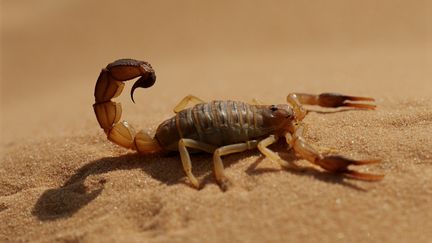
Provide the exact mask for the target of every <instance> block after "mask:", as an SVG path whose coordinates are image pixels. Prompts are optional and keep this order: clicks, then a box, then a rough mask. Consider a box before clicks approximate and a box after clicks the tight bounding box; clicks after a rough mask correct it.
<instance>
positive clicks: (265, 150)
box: [258, 133, 303, 171]
mask: <svg viewBox="0 0 432 243" xmlns="http://www.w3.org/2000/svg"><path fill="white" fill-rule="evenodd" d="M288 135H289V136H288ZM286 137H287V140H288V139H289V140H291V139H292V137H291V134H289V133H287V136H286ZM278 139H279V138H278V137H277V136H276V135H270V136H269V137H267V138H265V139H263V140H261V141H260V142H259V143H258V150H259V151H260V152H261V153H262V154H264V156H265V157H267V158H268V159H270V160H271V161H273V162H277V163H278V164H279V165H280V166H281V167H282V168H287V169H294V170H297V171H301V170H303V169H302V168H301V167H300V166H298V165H296V164H295V163H294V162H293V163H288V162H287V161H285V160H283V159H282V158H281V157H280V156H279V155H278V154H277V153H275V152H273V151H271V150H270V149H269V148H267V147H268V146H270V145H271V144H273V143H275V142H277V141H278ZM288 144H290V143H288Z"/></svg>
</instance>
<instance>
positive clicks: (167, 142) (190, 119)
mask: <svg viewBox="0 0 432 243" xmlns="http://www.w3.org/2000/svg"><path fill="white" fill-rule="evenodd" d="M261 110H262V108H261V107H260V106H255V105H249V104H247V103H244V102H240V101H231V100H228V101H218V100H217V101H211V102H208V103H201V104H197V105H195V106H194V107H192V108H188V109H184V110H182V111H180V112H179V113H177V114H176V115H175V116H174V117H172V118H170V119H168V120H166V121H164V122H163V123H162V124H161V125H160V126H159V127H158V129H157V131H156V139H157V140H158V141H159V143H160V145H161V146H162V147H163V148H165V149H166V150H177V143H178V141H179V139H180V138H190V139H194V140H197V141H201V142H203V143H207V144H211V145H215V146H223V145H228V144H234V143H240V142H245V141H249V140H253V139H258V138H261V137H263V136H265V135H268V134H269V133H270V132H271V131H270V130H269V129H270V128H265V127H264V124H263V117H262V114H261Z"/></svg>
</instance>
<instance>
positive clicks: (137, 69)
mask: <svg viewBox="0 0 432 243" xmlns="http://www.w3.org/2000/svg"><path fill="white" fill-rule="evenodd" d="M137 77H140V78H139V79H138V80H137V81H136V82H135V84H134V85H133V88H132V91H131V97H132V101H133V91H134V90H135V89H136V88H139V87H143V88H148V87H151V86H152V85H153V84H154V83H155V81H156V75H155V73H154V70H153V68H152V67H151V65H150V64H149V63H147V62H144V61H138V60H134V59H119V60H117V61H114V62H113V63H110V64H108V66H107V67H106V68H104V69H102V71H101V73H100V75H99V78H98V79H97V82H96V87H95V91H94V96H95V104H94V105H93V109H94V111H95V114H96V118H97V120H98V122H99V125H100V126H101V128H102V129H104V131H105V133H106V134H107V137H108V139H109V140H110V141H112V142H114V143H116V144H118V145H120V146H122V147H125V148H130V149H135V150H137V151H139V152H143V153H155V152H159V151H161V147H160V146H159V144H158V142H157V141H156V140H155V139H152V138H151V137H150V136H149V135H148V134H146V133H145V132H144V131H140V132H138V133H135V129H134V128H133V127H132V126H131V125H129V123H128V122H127V121H122V122H119V120H120V118H121V113H122V108H121V104H120V103H116V102H113V101H111V99H112V98H115V97H117V96H119V95H120V94H121V92H122V91H123V87H124V83H123V82H125V81H128V80H130V79H134V78H137Z"/></svg>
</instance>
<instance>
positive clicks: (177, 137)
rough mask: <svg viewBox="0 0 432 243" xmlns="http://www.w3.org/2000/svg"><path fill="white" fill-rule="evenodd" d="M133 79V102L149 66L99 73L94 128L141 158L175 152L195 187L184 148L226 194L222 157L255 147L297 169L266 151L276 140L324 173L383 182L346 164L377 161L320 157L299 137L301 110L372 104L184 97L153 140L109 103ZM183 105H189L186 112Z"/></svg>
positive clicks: (115, 66)
mask: <svg viewBox="0 0 432 243" xmlns="http://www.w3.org/2000/svg"><path fill="white" fill-rule="evenodd" d="M137 77H139V79H138V80H137V81H136V82H135V83H134V85H133V87H132V90H131V98H132V100H133V92H134V90H135V89H136V88H139V87H142V88H148V87H150V86H152V85H153V84H154V83H155V81H156V76H155V72H154V70H153V68H152V66H151V65H150V64H149V63H147V62H144V61H138V60H134V59H120V60H117V61H115V62H113V63H110V64H108V66H107V67H106V68H104V69H102V71H101V73H100V75H99V78H98V80H97V82H96V87H95V92H94V96H95V104H94V105H93V108H94V111H95V114H96V118H97V120H98V122H99V125H100V126H101V127H102V128H103V129H104V131H105V133H106V134H107V137H108V139H109V140H110V141H112V142H114V143H115V144H118V145H120V146H122V147H124V148H128V149H133V150H136V151H138V152H139V153H141V154H156V153H164V152H168V151H178V152H179V153H180V157H181V161H182V164H183V169H184V172H185V173H186V176H187V177H188V178H189V181H190V183H191V184H192V186H193V187H195V188H200V183H199V182H198V180H197V179H196V177H195V176H194V175H193V173H192V165H191V159H190V156H189V153H188V148H189V149H192V150H194V151H196V150H199V151H205V152H207V153H212V154H213V163H214V174H215V177H216V181H217V182H218V184H219V185H220V187H221V189H222V190H225V189H226V188H227V185H228V182H229V181H228V180H227V178H226V176H225V175H224V166H223V163H222V160H221V156H223V155H228V154H232V153H238V152H243V151H246V150H249V149H255V148H258V150H259V151H260V152H261V153H262V154H263V155H265V157H267V158H268V159H270V160H271V161H274V162H276V163H279V164H280V166H282V167H283V168H289V169H301V167H300V166H298V165H296V164H295V163H294V162H287V161H285V160H283V159H282V158H281V157H280V156H279V155H278V154H277V153H275V152H273V151H272V150H270V149H269V148H268V146H269V145H271V144H273V143H275V142H276V141H278V140H279V139H281V138H283V139H285V140H286V142H287V144H288V145H289V149H293V150H294V151H295V153H296V155H297V156H299V157H300V158H303V159H306V160H307V161H309V162H311V163H313V164H315V165H318V166H320V167H321V168H323V169H324V170H327V171H329V172H334V173H340V174H342V175H344V176H346V177H350V178H354V179H359V180H365V181H378V180H381V179H382V178H383V175H374V174H366V173H361V172H358V171H354V170H351V169H349V168H348V166H350V165H365V164H372V163H378V162H380V161H379V160H353V159H349V158H345V157H342V156H338V155H325V154H322V153H320V152H318V151H317V150H316V149H315V148H314V147H313V146H311V145H310V144H308V143H307V142H306V140H305V139H304V137H303V131H304V125H303V123H302V120H303V118H304V117H305V115H306V113H307V110H306V109H305V108H304V107H303V106H302V105H319V106H322V107H331V108H335V107H351V108H357V109H370V110H373V109H375V105H374V104H368V103H365V102H363V103H362V102H361V101H369V102H371V101H374V99H372V98H366V97H354V96H346V95H340V94H334V93H323V94H320V95H312V94H302V93H291V94H289V95H288V97H287V102H288V104H279V105H261V104H248V103H244V102H240V101H231V100H227V101H211V102H204V101H202V100H201V99H199V98H197V97H195V96H192V95H189V96H186V97H185V98H184V99H183V100H181V102H180V103H179V104H178V105H177V106H176V107H175V108H174V112H175V113H176V115H175V116H173V117H172V118H170V119H168V120H165V121H164V122H162V123H161V124H160V125H159V127H158V128H157V130H156V134H155V136H154V137H153V138H152V137H151V136H149V135H148V134H147V133H146V132H144V131H143V130H141V131H139V132H138V133H136V132H135V129H134V128H133V127H132V126H131V125H130V124H129V123H128V122H127V121H121V122H119V120H120V117H121V113H122V108H121V105H120V103H116V102H113V101H111V99H113V98H115V97H117V96H119V95H120V93H121V92H122V90H123V87H124V83H123V82H125V81H127V80H130V79H134V78H137ZM188 103H192V104H194V106H193V107H191V108H186V106H187V105H188Z"/></svg>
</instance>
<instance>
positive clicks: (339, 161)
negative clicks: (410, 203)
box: [286, 125, 384, 181]
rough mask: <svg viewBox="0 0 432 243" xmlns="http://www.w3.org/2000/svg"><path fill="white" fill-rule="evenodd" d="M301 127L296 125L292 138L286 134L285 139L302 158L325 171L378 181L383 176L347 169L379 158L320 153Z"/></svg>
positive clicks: (371, 162) (376, 161)
mask: <svg viewBox="0 0 432 243" xmlns="http://www.w3.org/2000/svg"><path fill="white" fill-rule="evenodd" d="M303 129H304V127H303V125H300V126H299V127H297V128H296V131H295V133H294V135H293V137H292V139H291V138H289V137H291V135H289V134H287V135H286V136H287V141H288V142H289V143H290V145H291V146H292V147H293V149H294V151H295V152H296V153H297V154H298V155H300V156H301V157H302V158H304V159H306V160H308V161H309V162H311V163H314V164H316V165H318V166H320V167H321V168H323V169H325V170H327V171H330V172H335V173H341V174H343V175H345V176H347V177H351V178H355V179H359V180H364V181H378V180H381V179H382V178H383V177H384V175H374V174H367V173H361V172H358V171H354V170H350V169H348V166H350V165H366V164H374V163H379V162H380V160H353V159H348V158H344V157H342V156H339V155H329V156H324V155H322V154H321V153H319V152H318V151H316V150H315V149H314V148H313V147H312V146H311V145H309V144H308V143H307V142H306V140H305V139H304V137H303Z"/></svg>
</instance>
